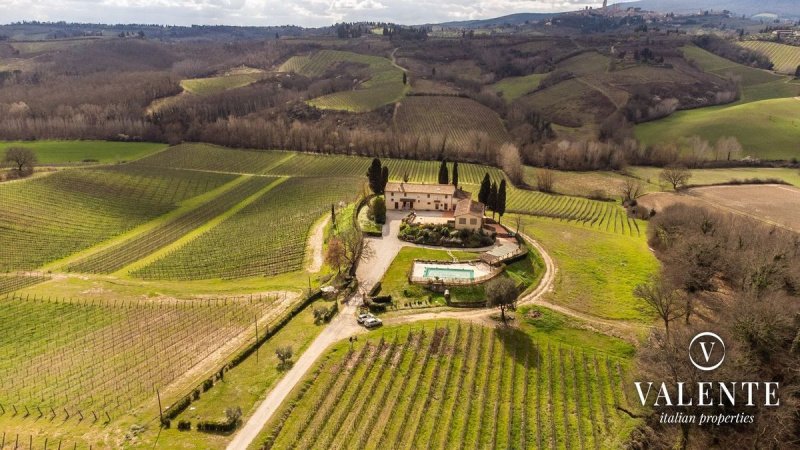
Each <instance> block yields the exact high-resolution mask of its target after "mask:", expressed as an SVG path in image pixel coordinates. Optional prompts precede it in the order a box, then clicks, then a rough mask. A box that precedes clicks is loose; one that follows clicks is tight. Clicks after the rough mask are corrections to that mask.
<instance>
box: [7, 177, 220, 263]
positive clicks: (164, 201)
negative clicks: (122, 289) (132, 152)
mask: <svg viewBox="0 0 800 450" xmlns="http://www.w3.org/2000/svg"><path fill="white" fill-rule="evenodd" d="M233 178H234V176H231V175H223V174H214V173H202V172H192V171H182V170H172V169H164V168H139V167H134V166H119V167H113V168H103V169H80V170H77V169H76V170H65V171H61V172H58V173H55V174H53V175H50V176H47V177H43V178H38V179H33V180H30V181H26V182H23V183H10V184H6V185H2V186H0V204H2V205H3V209H2V210H0V247H2V248H18V249H24V251H22V250H21V251H14V252H2V253H0V272H10V271H16V270H33V269H36V268H37V267H40V266H41V265H42V264H44V263H47V262H50V261H53V260H56V259H60V258H63V257H65V256H67V255H70V254H72V253H74V252H77V251H80V250H83V249H85V248H88V247H90V246H92V245H94V244H97V243H99V242H102V241H104V240H106V239H109V238H111V237H113V236H116V235H118V234H121V233H123V232H125V231H127V230H130V229H132V228H133V227H135V226H137V225H140V224H142V223H144V222H147V221H148V220H151V219H153V218H155V217H157V216H159V215H161V214H164V213H166V212H169V211H171V210H173V209H175V208H176V207H177V204H178V203H179V202H181V201H183V200H186V199H189V198H192V197H195V196H197V195H200V194H203V193H205V192H208V191H210V190H212V189H215V188H217V187H219V186H222V185H223V184H225V183H227V182H229V181H231V180H232V179H233ZM55 199H58V200H57V201H55Z"/></svg>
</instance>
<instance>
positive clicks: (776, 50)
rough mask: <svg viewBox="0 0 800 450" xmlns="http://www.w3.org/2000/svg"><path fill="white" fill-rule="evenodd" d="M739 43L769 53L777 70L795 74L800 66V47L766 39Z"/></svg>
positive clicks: (765, 53)
mask: <svg viewBox="0 0 800 450" xmlns="http://www.w3.org/2000/svg"><path fill="white" fill-rule="evenodd" d="M739 45H741V46H742V47H744V48H749V49H750V50H755V51H757V52H759V53H762V54H764V55H767V56H768V57H769V60H770V61H771V62H772V63H773V64H775V67H774V69H775V71H776V72H780V73H784V74H787V75H794V72H795V70H797V67H798V66H800V47H795V46H793V45H786V44H780V43H777V42H765V41H743V42H739Z"/></svg>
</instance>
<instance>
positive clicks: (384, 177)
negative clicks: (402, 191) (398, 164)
mask: <svg viewBox="0 0 800 450" xmlns="http://www.w3.org/2000/svg"><path fill="white" fill-rule="evenodd" d="M388 182H389V166H383V169H381V194H384V193H385V192H386V183H388Z"/></svg>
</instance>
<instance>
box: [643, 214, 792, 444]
mask: <svg viewBox="0 0 800 450" xmlns="http://www.w3.org/2000/svg"><path fill="white" fill-rule="evenodd" d="M648 243H649V245H650V247H651V248H653V249H654V250H655V252H656V255H657V257H658V258H659V260H660V261H661V262H662V269H661V271H660V273H659V274H658V275H657V276H654V277H653V279H652V280H651V281H649V282H648V283H645V284H642V285H640V286H637V287H636V289H635V291H634V294H635V295H636V296H637V297H638V298H640V299H641V300H642V301H643V303H644V304H646V305H648V307H649V308H650V309H651V310H652V311H653V312H654V314H655V315H657V316H658V317H659V319H660V321H661V323H662V324H663V328H659V329H654V330H653V331H652V332H651V334H650V336H649V338H648V341H647V344H646V345H643V346H642V347H641V348H640V350H639V353H638V355H637V368H638V372H639V374H638V376H639V377H640V378H642V379H646V380H672V381H684V382H685V385H684V389H685V390H686V392H685V397H686V398H695V399H696V398H697V394H698V393H697V392H696V390H697V385H696V382H697V381H699V380H703V381H715V380H722V381H728V382H730V381H734V380H740V381H771V382H775V381H777V382H779V383H780V389H779V391H778V400H779V401H780V406H779V407H765V406H764V405H763V402H760V403H757V404H756V405H754V406H740V405H745V404H746V403H747V402H746V398H745V397H746V395H747V392H746V391H745V390H744V389H742V390H739V391H736V392H735V399H736V400H737V402H736V405H737V407H736V408H731V407H730V405H727V406H726V405H724V404H723V405H716V406H711V407H702V406H699V405H698V404H697V402H695V404H693V405H685V406H677V405H670V406H665V407H662V408H658V409H657V410H653V411H649V412H648V414H647V415H646V416H645V424H644V425H643V426H641V427H640V428H639V429H637V430H636V431H635V432H634V433H633V436H632V441H631V443H630V447H631V448H676V447H679V448H703V447H710V446H715V447H718V448H783V446H784V444H786V443H790V442H798V440H799V439H800V431H799V430H800V428H798V417H797V410H798V407H800V398H798V394H797V393H798V392H800V391H799V390H798V389H799V388H800V331H799V330H800V319H798V318H800V298H799V297H800V236H798V235H797V234H796V233H792V232H790V231H786V230H783V229H779V228H776V227H774V226H770V225H766V224H764V223H762V222H758V221H756V220H754V219H750V218H746V217H743V216H739V215H731V214H727V213H722V212H718V211H710V210H707V209H703V208H699V207H694V206H687V205H673V206H670V207H668V208H665V209H664V210H663V211H662V212H661V213H659V214H658V215H656V216H655V217H653V219H651V222H650V225H649V226H648ZM709 330H712V331H713V332H714V333H716V334H718V335H719V336H720V337H721V338H722V339H723V341H724V343H725V360H724V364H723V365H722V366H720V367H719V368H718V369H716V370H715V371H713V372H701V371H700V370H699V369H697V368H696V367H695V366H693V365H692V364H689V363H688V358H687V354H686V349H688V348H689V342H690V340H691V339H692V338H693V337H694V336H695V335H696V334H697V333H698V332H701V331H709ZM669 394H670V395H671V396H673V397H672V398H677V395H678V394H677V392H675V388H674V387H673V388H672V390H670V392H669ZM760 395H763V393H760ZM662 412H670V413H678V412H680V413H684V414H700V413H705V414H718V413H721V414H731V413H733V414H736V413H737V412H744V413H747V414H753V415H754V416H755V423H754V424H750V425H738V426H733V425H728V426H697V425H692V424H687V423H684V424H680V425H679V426H672V425H669V424H666V425H665V424H662V423H661V422H660V421H659V419H658V415H659V414H660V413H662Z"/></svg>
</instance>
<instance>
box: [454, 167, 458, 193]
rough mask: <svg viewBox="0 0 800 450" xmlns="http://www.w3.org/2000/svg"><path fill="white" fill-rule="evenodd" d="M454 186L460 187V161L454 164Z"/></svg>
mask: <svg viewBox="0 0 800 450" xmlns="http://www.w3.org/2000/svg"><path fill="white" fill-rule="evenodd" d="M453 186H455V187H458V161H455V162H453Z"/></svg>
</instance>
